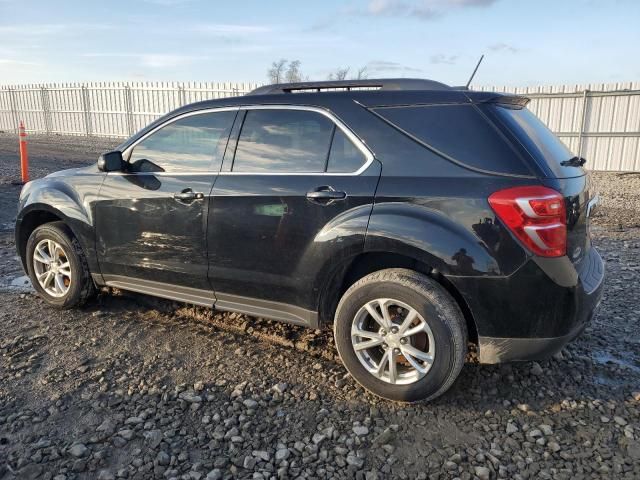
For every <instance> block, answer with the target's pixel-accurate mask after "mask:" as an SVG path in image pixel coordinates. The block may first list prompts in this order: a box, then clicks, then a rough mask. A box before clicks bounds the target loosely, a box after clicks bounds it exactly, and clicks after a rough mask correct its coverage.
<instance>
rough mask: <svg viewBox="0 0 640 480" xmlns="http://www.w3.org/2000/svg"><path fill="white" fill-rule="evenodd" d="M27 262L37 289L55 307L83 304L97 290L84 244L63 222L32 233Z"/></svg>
mask: <svg viewBox="0 0 640 480" xmlns="http://www.w3.org/2000/svg"><path fill="white" fill-rule="evenodd" d="M36 249H37V251H36ZM26 264H27V273H28V274H29V278H30V279H31V284H32V285H33V288H34V289H35V290H36V292H38V293H39V294H40V296H41V297H42V298H43V299H44V300H45V301H46V302H47V303H48V304H49V305H52V306H54V307H57V308H62V309H68V308H73V307H78V306H81V305H83V304H85V303H86V302H87V300H89V298H91V297H92V296H93V295H94V293H95V291H96V290H95V285H94V283H93V279H92V278H91V273H90V272H89V266H88V264H87V259H86V257H85V255H84V252H83V251H82V247H81V246H80V243H79V242H78V240H77V239H76V238H75V237H74V236H73V233H71V230H70V229H69V227H67V226H66V225H65V224H64V223H62V222H52V223H46V224H44V225H40V226H39V227H37V228H36V229H35V230H34V231H33V232H32V233H31V236H30V237H29V240H28V241H27V248H26ZM38 278H40V280H39V279H38Z"/></svg>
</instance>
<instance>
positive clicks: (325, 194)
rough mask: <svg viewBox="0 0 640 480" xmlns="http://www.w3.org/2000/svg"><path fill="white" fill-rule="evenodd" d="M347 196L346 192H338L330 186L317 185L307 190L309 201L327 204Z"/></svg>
mask: <svg viewBox="0 0 640 480" xmlns="http://www.w3.org/2000/svg"><path fill="white" fill-rule="evenodd" d="M345 198H347V194H346V192H339V191H337V190H336V189H334V188H333V187H331V186H323V187H318V188H316V189H314V190H311V191H310V192H307V199H308V200H309V201H310V202H314V203H321V204H325V205H326V204H329V203H333V202H336V201H338V200H344V199H345Z"/></svg>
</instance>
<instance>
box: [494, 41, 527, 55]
mask: <svg viewBox="0 0 640 480" xmlns="http://www.w3.org/2000/svg"><path fill="white" fill-rule="evenodd" d="M489 50H491V51H492V52H509V53H518V52H519V51H520V49H519V48H516V47H514V46H512V45H509V44H506V43H502V42H500V43H494V44H493V45H489Z"/></svg>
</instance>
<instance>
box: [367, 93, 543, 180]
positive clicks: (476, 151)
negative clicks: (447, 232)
mask: <svg viewBox="0 0 640 480" xmlns="http://www.w3.org/2000/svg"><path fill="white" fill-rule="evenodd" d="M374 112H375V113H377V114H378V115H381V116H382V117H383V118H385V119H386V120H388V121H389V122H391V123H392V124H393V125H395V126H396V127H398V128H399V129H401V130H403V131H404V132H405V133H407V134H409V135H410V136H411V137H414V138H415V139H416V140H418V141H419V142H421V143H424V144H426V145H428V146H429V147H431V148H433V149H435V150H437V151H438V152H441V153H443V154H444V155H446V156H448V157H450V158H452V159H453V160H455V161H457V162H459V163H463V164H465V165H468V166H470V167H474V168H478V169H481V170H487V171H491V172H498V173H507V174H512V175H531V174H532V172H531V170H530V169H529V168H528V167H527V165H525V163H524V162H523V160H522V158H521V156H520V155H519V154H518V152H517V151H516V150H515V149H514V148H513V147H512V146H511V145H510V144H509V143H508V141H507V140H506V138H505V137H504V136H503V135H502V134H501V133H500V131H499V130H498V129H497V128H496V127H495V126H494V125H493V124H492V123H491V122H490V120H489V119H488V118H486V117H485V116H484V115H483V114H482V113H481V112H480V111H479V110H478V109H477V108H476V107H475V106H473V105H420V106H403V107H380V108H376V109H374Z"/></svg>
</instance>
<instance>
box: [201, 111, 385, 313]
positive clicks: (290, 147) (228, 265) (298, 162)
mask: <svg viewBox="0 0 640 480" xmlns="http://www.w3.org/2000/svg"><path fill="white" fill-rule="evenodd" d="M354 142H357V139H355V137H354V136H353V135H352V134H351V133H349V132H348V130H346V129H345V128H342V127H340V126H337V125H336V123H335V121H334V119H332V118H330V117H328V116H327V115H326V114H323V113H322V111H317V110H314V109H310V108H304V109H300V108H298V109H296V107H280V108H275V107H261V108H253V109H252V108H251V107H248V108H247V110H246V117H245V119H244V123H243V124H242V128H241V130H240V133H239V137H238V139H237V146H236V147H235V157H233V155H229V149H228V150H227V156H225V165H224V166H223V169H222V172H221V173H220V176H219V177H218V179H217V181H216V184H215V186H214V189H213V192H212V196H211V200H210V205H211V206H210V209H209V230H208V237H209V251H210V257H209V277H210V280H211V284H212V286H213V288H214V290H215V292H216V298H217V302H216V307H219V308H228V309H234V310H241V311H245V312H248V313H253V314H254V315H259V316H260V315H262V316H265V317H272V318H278V319H281V320H287V321H290V322H294V323H302V324H310V323H313V315H314V313H315V310H316V308H317V305H316V304H315V299H317V297H318V292H317V285H316V279H317V277H318V276H319V275H320V273H321V271H322V270H323V269H324V268H325V267H326V266H327V264H329V263H331V261H335V262H338V261H339V259H340V257H345V258H346V257H348V256H350V255H356V254H357V253H359V252H361V251H362V249H363V245H364V238H365V233H366V227H367V220H368V218H369V214H370V212H371V205H372V203H373V197H374V194H375V188H376V185H377V182H378V178H379V175H380V165H379V163H378V162H377V161H374V160H373V157H372V156H371V154H370V153H369V152H368V151H367V150H366V149H365V148H364V147H363V146H362V145H361V144H359V145H358V143H354ZM233 143H234V141H233V140H232V141H231V142H230V149H232V148H231V145H232V144H233ZM229 160H231V161H232V164H231V162H230V161H229ZM330 259H332V260H330Z"/></svg>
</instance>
